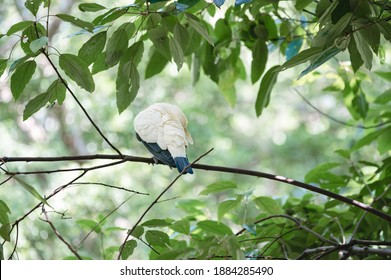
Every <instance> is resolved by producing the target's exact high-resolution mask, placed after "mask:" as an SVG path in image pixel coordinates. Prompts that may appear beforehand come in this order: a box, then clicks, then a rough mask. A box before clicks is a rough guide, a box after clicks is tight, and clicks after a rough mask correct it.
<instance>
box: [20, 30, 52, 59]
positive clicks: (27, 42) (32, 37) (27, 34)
mask: <svg viewBox="0 0 391 280" xmlns="http://www.w3.org/2000/svg"><path fill="white" fill-rule="evenodd" d="M43 37H46V29H45V27H44V26H43V25H42V24H41V23H39V22H37V23H35V24H34V25H31V26H30V27H27V28H26V29H25V30H23V32H22V38H23V40H21V41H20V46H21V47H22V49H23V51H24V52H25V53H26V54H27V55H31V56H37V55H39V54H40V52H39V49H37V50H36V51H35V52H33V51H32V50H31V44H32V42H34V41H36V40H38V41H37V42H35V43H34V44H38V45H41V46H42V43H41V41H40V40H39V39H40V38H43ZM41 40H43V41H45V40H46V39H41ZM34 44H33V46H34Z"/></svg>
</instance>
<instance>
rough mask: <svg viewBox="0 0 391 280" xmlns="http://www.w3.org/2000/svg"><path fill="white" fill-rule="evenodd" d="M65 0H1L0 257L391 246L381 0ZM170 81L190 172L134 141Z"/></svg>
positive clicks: (387, 27) (356, 255) (245, 255)
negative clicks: (187, 142) (141, 119)
mask: <svg viewBox="0 0 391 280" xmlns="http://www.w3.org/2000/svg"><path fill="white" fill-rule="evenodd" d="M70 2H72V3H71V4H69V3H68V4H60V3H59V2H58V1H50V0H28V1H25V2H24V1H23V2H21V1H16V4H15V5H14V6H12V7H13V8H12V9H11V11H7V10H1V11H0V13H1V14H2V15H3V16H4V18H6V19H9V20H8V21H7V22H9V23H10V24H8V25H7V24H3V26H4V25H5V26H6V27H7V28H6V29H5V30H0V32H1V33H2V34H0V48H1V49H3V50H4V51H2V52H1V57H0V76H2V77H3V78H4V79H2V80H1V91H0V106H1V107H0V108H1V110H0V116H1V118H2V124H1V125H0V133H1V135H2V146H3V147H2V148H1V149H0V168H1V189H0V193H1V199H0V224H1V228H0V236H1V238H2V239H3V240H2V245H1V253H2V255H3V258H11V259H12V258H17V257H18V255H19V254H20V256H21V258H75V259H88V258H92V259H99V258H103V259H116V258H118V259H128V258H150V259H265V258H267V259H269V258H270V259H338V258H340V259H347V258H352V259H389V258H390V257H391V248H390V247H391V209H390V202H391V194H390V190H389V189H390V185H391V153H390V147H391V125H390V123H391V113H390V112H391V111H390V109H391V91H390V88H389V83H390V82H391V69H390V67H389V63H390V54H391V51H390V50H391V48H390V44H389V41H390V40H391V24H390V22H389V21H390V20H391V3H389V2H388V1H385V0H380V1H377V0H373V1H372V0H350V1H343V0H333V1H332V0H319V1H309V0H300V1H277V0H227V1H225V0H213V1H211V0H178V1H167V0H147V1H143V0H135V1H131V2H132V3H129V2H130V1H124V3H121V4H118V6H114V5H113V3H112V2H110V1H103V0H102V1H95V2H97V3H94V2H92V1H88V2H87V1H80V3H77V4H75V5H73V1H70ZM9 4H10V6H11V2H10V3H9ZM13 9H14V10H15V11H17V15H16V16H15V15H14V14H13V11H14V10H13ZM190 92H192V94H190ZM294 98H296V99H294ZM163 99H164V100H165V101H168V102H172V103H180V105H181V106H182V107H183V109H184V111H185V112H186V114H187V115H188V118H189V120H190V122H189V123H190V124H189V127H190V128H189V129H190V131H192V132H193V138H195V147H194V148H191V147H190V148H189V154H190V158H191V159H192V160H193V163H192V167H193V168H194V169H195V175H194V176H190V175H186V176H181V175H182V174H179V175H177V174H175V170H171V171H170V170H169V169H168V168H164V167H161V166H160V165H157V166H147V165H146V164H152V163H153V161H152V160H151V159H150V158H144V157H137V156H136V155H138V154H141V152H139V151H140V150H142V147H141V145H139V144H138V143H137V140H135V136H133V135H134V134H133V133H131V131H132V128H131V123H132V119H133V118H134V116H135V114H136V113H137V112H138V111H140V110H141V109H142V108H143V107H145V106H146V105H150V104H151V103H152V102H155V101H161V100H163ZM311 100H315V102H313V101H311ZM322 107H324V108H322ZM333 109H334V110H333ZM23 123H24V124H26V123H27V125H23ZM40 124H41V125H40ZM27 126H29V128H27ZM14 128H15V131H13V129H14ZM26 134H27V135H26ZM3 135H4V136H3ZM194 135H196V136H194ZM270 139H272V140H273V143H274V144H273V145H270V144H266V143H265V142H268V141H269V142H270ZM31 142H32V143H31ZM212 146H213V147H214V150H213V151H211V150H210V148H211V147H212ZM272 149H273V150H272ZM143 152H144V151H143ZM10 153H11V154H10ZM26 153H27V154H26ZM145 155H147V153H145ZM102 160H103V161H104V162H103V163H102ZM98 161H99V164H98V163H97V162H98ZM27 162H30V164H26V163H27ZM205 162H206V163H208V165H206V164H204V163H205ZM130 163H132V164H130ZM231 163H232V164H234V165H235V166H232V164H231ZM128 164H129V165H128ZM238 167H240V168H238ZM275 168H278V171H276V170H275ZM156 170H159V171H156ZM203 170H204V171H203ZM208 171H209V172H208ZM212 171H213V172H214V173H212ZM225 173H227V174H225ZM275 173H278V174H275ZM69 174H71V175H69ZM167 174H169V175H167ZM235 174H236V175H235ZM238 174H239V175H238ZM254 178H264V179H265V180H262V181H261V180H259V179H254ZM290 178H294V179H290ZM82 179H83V180H84V181H83V180H82ZM254 180H256V181H254ZM130 185H131V187H129V186H130ZM282 185H290V186H291V187H292V189H293V190H291V191H281V190H280V189H281V186H282ZM137 186H139V187H137ZM265 187H267V188H270V189H271V190H269V191H266V190H265ZM88 188H90V189H89V190H88ZM14 189H15V190H16V189H17V191H15V192H14V193H13V190H14ZM304 189H305V190H304ZM107 193H110V195H108V194H107ZM167 193H170V196H169V197H167V196H166V194H167ZM20 197H22V198H21V199H20V201H17V200H19V198H20ZM61 197H63V199H61ZM136 200H137V201H136ZM94 201H96V202H97V203H94ZM169 204H171V206H172V207H171V206H170V205H169ZM161 205H166V206H164V207H163V206H161ZM174 205H175V207H174ZM171 208H172V209H171ZM68 209H69V211H68ZM28 223H31V224H32V225H34V226H33V228H34V229H35V231H33V232H32V233H31V234H32V236H28V235H29V231H28V225H27V224H28ZM19 231H20V232H21V234H19ZM45 240H49V243H47V244H46V243H45ZM35 244H37V245H38V246H36V249H35V252H34V253H31V254H30V255H29V254H28V253H26V248H29V247H34V246H35ZM52 244H62V245H63V247H64V249H63V250H59V252H58V253H57V252H56V253H49V252H48V251H49V250H51V248H50V247H51V245H52ZM97 244H99V246H96V245H97Z"/></svg>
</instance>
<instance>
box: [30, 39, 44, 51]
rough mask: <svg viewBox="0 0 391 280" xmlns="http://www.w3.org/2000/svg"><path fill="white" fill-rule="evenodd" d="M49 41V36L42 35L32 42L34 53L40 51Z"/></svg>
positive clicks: (31, 46)
mask: <svg viewBox="0 0 391 280" xmlns="http://www.w3.org/2000/svg"><path fill="white" fill-rule="evenodd" d="M48 41H49V38H48V37H46V36H45V37H40V38H38V39H36V40H34V41H32V42H31V43H30V49H31V51H32V52H33V53H35V52H37V51H39V50H40V49H41V48H43V47H44V46H45V45H46V44H47V43H48Z"/></svg>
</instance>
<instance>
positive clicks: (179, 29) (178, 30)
mask: <svg viewBox="0 0 391 280" xmlns="http://www.w3.org/2000/svg"><path fill="white" fill-rule="evenodd" d="M174 38H175V39H176V40H177V41H178V43H179V45H180V46H181V47H182V50H183V52H184V53H185V54H186V55H188V54H190V53H187V47H186V46H187V44H188V43H189V39H190V35H189V32H188V31H187V29H186V28H185V27H184V26H183V25H181V24H179V23H177V24H176V25H175V26H174Z"/></svg>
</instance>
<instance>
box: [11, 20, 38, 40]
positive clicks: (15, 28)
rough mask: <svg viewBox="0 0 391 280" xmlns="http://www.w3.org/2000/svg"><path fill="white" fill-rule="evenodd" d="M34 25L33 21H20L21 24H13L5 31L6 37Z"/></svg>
mask: <svg viewBox="0 0 391 280" xmlns="http://www.w3.org/2000/svg"><path fill="white" fill-rule="evenodd" d="M33 24H34V21H32V20H25V21H21V22H18V23H15V24H14V25H12V26H11V27H10V28H9V29H8V31H7V33H6V34H7V36H10V35H12V34H14V33H17V32H19V31H22V30H25V29H26V28H28V27H30V26H31V25H33Z"/></svg>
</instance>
